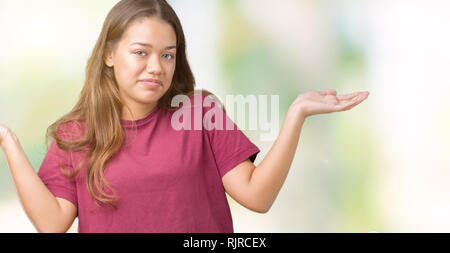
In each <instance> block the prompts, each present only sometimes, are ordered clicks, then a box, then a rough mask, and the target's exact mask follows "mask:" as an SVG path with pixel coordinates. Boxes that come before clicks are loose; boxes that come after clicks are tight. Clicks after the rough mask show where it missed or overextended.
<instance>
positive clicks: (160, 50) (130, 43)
mask: <svg viewBox="0 0 450 253" xmlns="http://www.w3.org/2000/svg"><path fill="white" fill-rule="evenodd" d="M134 43H143V44H147V45H142V44H134ZM176 43H177V37H176V33H175V31H174V29H173V28H172V26H171V25H170V24H168V23H166V22H164V21H161V20H160V19H158V18H157V17H152V18H143V19H140V20H137V21H135V22H134V23H132V24H130V26H129V27H128V28H127V30H126V31H125V33H124V35H123V36H122V38H121V40H120V41H119V43H118V45H116V47H115V48H114V50H112V51H109V50H107V52H106V57H105V58H106V59H105V63H106V65H107V66H108V67H112V68H114V74H115V77H116V80H117V83H118V86H119V91H120V95H121V99H122V101H123V102H124V103H125V104H126V106H128V107H129V108H130V110H131V112H132V114H133V115H134V120H136V119H140V118H144V117H145V116H146V115H148V114H149V113H150V112H151V111H152V110H153V109H154V108H155V106H156V104H157V102H158V100H159V99H160V98H161V97H162V96H163V95H164V93H166V91H167V90H168V89H169V87H170V85H171V83H172V77H173V74H174V72H175V66H176ZM173 47H174V48H173ZM169 48H170V49H169ZM147 78H152V79H158V80H161V81H162V82H163V84H162V86H160V87H157V88H150V87H147V86H145V85H143V84H142V83H141V82H139V80H142V79H147ZM122 115H123V116H122V118H123V119H126V120H132V119H133V117H132V115H131V114H130V113H129V111H128V110H127V109H126V107H124V108H123V109H122Z"/></svg>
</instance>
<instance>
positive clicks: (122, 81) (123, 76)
mask: <svg viewBox="0 0 450 253" xmlns="http://www.w3.org/2000/svg"><path fill="white" fill-rule="evenodd" d="M141 68H142V67H141V66H140V64H139V63H138V62H136V61H134V60H133V59H130V58H126V57H122V58H120V59H117V60H116V62H115V68H114V72H115V75H116V80H117V81H118V82H119V85H122V86H124V85H131V84H133V83H134V82H135V81H136V80H137V78H138V77H139V73H140V71H141Z"/></svg>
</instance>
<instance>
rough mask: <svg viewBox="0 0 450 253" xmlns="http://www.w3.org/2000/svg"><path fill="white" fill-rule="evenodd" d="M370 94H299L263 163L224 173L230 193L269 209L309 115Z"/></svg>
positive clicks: (248, 204) (261, 210) (256, 208)
mask: <svg viewBox="0 0 450 253" xmlns="http://www.w3.org/2000/svg"><path fill="white" fill-rule="evenodd" d="M368 96H369V93H368V92H355V93H352V94H348V95H340V96H338V95H336V91H334V90H325V91H310V92H306V93H304V94H301V95H299V96H298V97H297V98H296V100H295V101H294V102H293V103H292V104H291V106H290V107H289V109H288V112H287V114H286V117H285V120H284V122H283V125H282V127H281V130H280V133H279V135H278V137H277V139H276V140H275V142H274V144H273V146H272V148H271V149H270V150H269V152H268V153H267V155H266V156H265V158H264V159H263V160H262V161H261V163H260V164H259V165H258V166H256V167H255V165H254V164H253V163H252V162H251V161H250V160H248V159H247V160H246V161H244V162H242V163H240V164H239V165H237V166H236V167H235V168H233V169H232V170H230V171H229V172H228V173H227V174H225V175H224V176H223V178H222V182H223V185H224V188H225V190H226V191H227V193H228V194H229V195H230V196H231V197H232V198H233V199H234V200H236V201H237V202H238V203H240V204H241V205H243V206H245V207H247V208H248V209H250V210H253V211H255V212H259V213H266V212H267V211H268V210H269V209H270V207H271V206H272V204H273V202H274V201H275V199H276V197H277V195H278V193H279V192H280V190H281V187H282V186H283V184H284V181H285V180H286V177H287V175H288V172H289V168H290V167H291V164H292V161H293V159H294V155H295V152H296V150H297V145H298V141H299V138H300V132H301V129H302V126H303V123H304V121H305V119H306V118H307V117H308V116H311V115H314V114H324V113H332V112H339V111H346V110H350V109H351V108H353V107H355V106H356V105H358V104H359V103H361V102H362V101H364V100H365V99H366V98H367V97H368Z"/></svg>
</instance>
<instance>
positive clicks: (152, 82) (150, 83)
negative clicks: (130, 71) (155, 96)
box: [139, 79, 162, 87]
mask: <svg viewBox="0 0 450 253" xmlns="http://www.w3.org/2000/svg"><path fill="white" fill-rule="evenodd" d="M139 82H140V83H141V84H143V85H145V86H150V87H159V86H162V82H161V80H158V79H142V80H139Z"/></svg>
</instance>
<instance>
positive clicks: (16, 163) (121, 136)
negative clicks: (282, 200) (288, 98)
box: [0, 0, 368, 232]
mask: <svg viewBox="0 0 450 253" xmlns="http://www.w3.org/2000/svg"><path fill="white" fill-rule="evenodd" d="M194 86H195V81H194V77H193V74H192V72H191V69H190V67H189V64H188V61H187V58H186V45H185V38H184V34H183V29H182V26H181V24H180V21H179V19H178V17H177V15H176V14H175V12H174V11H173V9H172V8H171V7H170V6H169V4H168V3H167V2H166V1H164V0H122V1H120V2H119V3H117V4H116V5H115V6H114V7H113V9H112V10H111V11H110V13H109V14H108V16H107V17H106V20H105V22H104V25H103V29H102V31H101V34H100V36H99V39H98V41H97V43H96V45H95V47H94V50H93V53H92V55H91V57H90V59H89V61H88V64H87V68H86V80H85V84H84V86H83V89H82V92H81V95H80V98H79V100H78V103H77V104H76V105H75V107H74V108H73V110H72V111H71V112H69V113H68V114H67V115H65V116H64V117H62V118H61V119H60V120H58V121H57V122H55V123H54V124H52V125H51V126H50V127H49V129H48V132H47V137H52V138H53V141H52V142H51V144H50V147H49V149H48V152H47V154H46V156H45V158H44V161H43V163H42V165H41V167H40V169H39V171H38V173H36V172H35V171H34V169H33V168H32V167H31V164H30V162H29V161H28V158H27V157H26V155H25V153H24V151H23V149H22V147H21V145H20V143H19V140H18V139H17V137H16V136H15V135H14V133H13V132H12V131H11V130H10V129H8V128H7V127H5V126H3V125H0V145H1V147H2V149H3V150H4V152H5V154H6V157H7V161H8V166H9V168H10V171H11V174H12V176H13V179H14V182H15V184H16V188H17V191H18V194H19V197H20V200H21V202H22V204H23V207H24V209H25V211H26V213H27V215H28V217H29V218H30V220H31V221H32V223H33V224H34V226H35V227H36V229H37V230H38V231H40V232H65V231H67V230H68V229H69V228H70V226H71V225H72V223H73V221H74V219H75V218H76V217H77V216H78V221H79V227H78V230H79V232H233V224H232V219H231V213H230V209H229V206H228V203H227V199H226V195H225V192H227V193H228V194H229V195H230V196H231V197H232V198H233V199H235V200H236V201H237V202H238V203H240V204H242V205H243V206H245V207H247V208H248V209H250V210H253V211H256V212H260V213H265V212H267V211H268V210H269V208H270V207H271V205H272V203H273V202H274V200H275V198H276V196H277V195H278V192H279V191H280V189H281V187H282V185H283V183H284V181H285V179H286V176H287V174H288V170H289V168H290V165H291V163H292V160H293V158H294V154H295V151H296V148H297V144H298V140H299V137H300V131H301V128H302V125H303V122H304V120H305V119H306V117H308V116H310V115H314V114H322V113H331V112H338V111H344V110H349V109H351V108H353V107H354V106H356V105H357V104H359V103H360V102H362V101H363V100H365V99H366V98H367V96H368V92H357V93H353V94H349V95H341V96H338V95H336V91H334V90H326V91H311V92H307V93H304V94H301V95H299V96H298V97H297V98H296V100H295V101H294V102H293V103H292V104H291V106H290V107H289V110H288V113H287V114H286V119H285V121H284V123H283V126H282V128H281V130H280V133H279V136H278V138H277V139H276V141H275V143H274V144H273V146H272V148H271V149H270V151H269V152H268V154H267V155H266V157H265V158H264V159H263V160H262V162H261V163H260V164H259V165H258V166H255V165H254V164H253V162H254V161H255V158H256V155H257V154H258V153H259V152H260V150H259V149H258V147H256V146H255V145H254V144H253V143H251V142H250V140H249V139H248V138H247V137H246V136H245V135H244V134H243V133H242V132H241V131H240V130H239V129H238V128H237V127H235V128H233V129H232V130H217V129H211V130H205V129H202V130H201V131H191V130H183V131H178V130H176V129H174V128H173V124H171V119H172V118H173V115H174V113H176V111H177V110H185V111H184V112H187V113H192V111H191V109H192V108H194V107H195V106H194V107H191V108H189V107H187V109H186V107H183V108H179V107H172V101H173V99H174V98H175V97H176V96H177V95H186V96H187V97H188V98H189V99H190V101H188V102H192V101H195V99H197V98H199V99H201V101H202V104H203V101H205V99H207V96H205V95H207V94H210V93H209V92H206V94H203V93H201V95H197V94H196V93H195V92H194ZM215 108H216V107H215V106H211V107H208V106H206V107H205V106H202V110H201V113H202V116H203V117H204V116H205V115H206V113H207V112H208V111H209V110H213V109H215ZM223 120H224V121H230V119H229V118H228V117H227V116H226V114H223ZM233 126H235V125H234V124H233Z"/></svg>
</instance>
